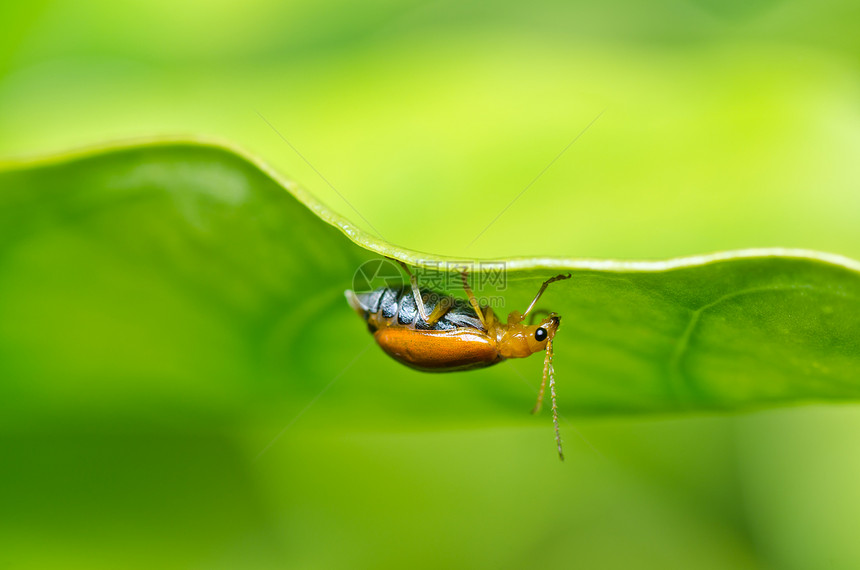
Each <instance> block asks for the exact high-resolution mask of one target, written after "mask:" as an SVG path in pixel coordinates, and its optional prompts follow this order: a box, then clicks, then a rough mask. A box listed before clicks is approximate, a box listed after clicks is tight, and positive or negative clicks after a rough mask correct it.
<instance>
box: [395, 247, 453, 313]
mask: <svg viewBox="0 0 860 570" xmlns="http://www.w3.org/2000/svg"><path fill="white" fill-rule="evenodd" d="M388 259H391V258H388ZM396 261H397V263H399V264H400V267H402V268H403V271H405V272H406V274H407V275H409V283H410V284H411V285H412V298H413V299H415V307H416V308H417V309H418V314H419V315H421V319H422V320H423V321H424V322H425V323H427V324H428V325H431V326H432V325H433V324H434V323H435V322H436V321H438V320H439V319H440V318H442V315H443V314H445V313H444V312H441V313H440V312H439V309H440V307H441V305H442V304H441V303H438V304H437V305H436V307H434V308H433V312H432V313H431V314H430V315H428V314H427V311H426V310H425V309H424V299H422V298H421V290H420V289H419V288H418V279H417V278H416V277H415V276H414V275H413V274H412V272H411V271H410V270H409V266H407V265H406V264H405V263H403V262H402V261H400V260H399V259H398V260H396ZM437 313H438V314H437ZM431 318H432V319H433V320H432V321H431V320H430V319H431Z"/></svg>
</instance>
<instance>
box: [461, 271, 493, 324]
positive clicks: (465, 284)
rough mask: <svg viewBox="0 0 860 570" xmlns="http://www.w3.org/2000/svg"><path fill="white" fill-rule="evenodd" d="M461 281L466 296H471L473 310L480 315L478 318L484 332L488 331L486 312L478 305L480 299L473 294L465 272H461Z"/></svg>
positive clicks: (470, 301)
mask: <svg viewBox="0 0 860 570" xmlns="http://www.w3.org/2000/svg"><path fill="white" fill-rule="evenodd" d="M460 279H462V280H463V289H465V290H466V295H468V296H469V303H470V304H471V305H472V308H473V309H474V310H475V313H477V314H478V318H479V319H481V326H483V327H484V330H489V329H487V321H486V320H485V319H484V312H483V311H481V305H479V304H478V299H477V298H475V294H474V293H473V292H472V288H471V287H469V277H468V274H467V273H466V272H465V271H461V272H460Z"/></svg>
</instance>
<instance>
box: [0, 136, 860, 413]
mask: <svg viewBox="0 0 860 570" xmlns="http://www.w3.org/2000/svg"><path fill="white" fill-rule="evenodd" d="M0 189H2V191H0V377H2V378H3V382H2V384H0V390H2V398H0V402H2V403H0V408H2V412H3V417H4V418H5V421H14V418H15V417H17V416H30V415H32V414H34V413H35V414H40V413H52V412H56V411H58V410H62V411H63V413H70V411H77V412H80V411H100V412H102V413H116V414H120V413H121V414H139V415H148V414H152V413H155V412H154V410H157V411H158V412H157V413H159V414H162V415H163V414H165V413H171V412H168V411H172V412H174V413H176V414H177V416H179V415H182V414H185V413H188V412H189V410H191V411H193V413H196V414H207V413H211V414H216V415H223V414H227V415H233V414H246V413H251V412H250V410H253V413H255V414H259V413H263V414H266V413H272V414H277V415H278V416H279V417H283V409H282V406H283V404H284V403H285V402H286V404H287V405H289V406H293V407H294V408H295V409H294V411H295V412H296V413H299V412H301V410H302V408H303V407H304V406H305V404H306V403H307V402H308V401H310V400H312V399H313V398H314V397H316V396H317V395H318V394H319V393H320V391H321V390H324V389H325V388H326V387H327V386H330V385H331V384H330V383H331V382H334V381H340V382H342V383H343V384H344V386H343V387H342V389H340V390H338V391H337V392H338V393H337V395H333V396H332V398H333V405H334V406H336V408H337V409H338V410H339V413H338V418H339V420H338V421H353V420H354V418H358V417H360V418H362V421H363V422H364V425H369V424H371V423H372V422H374V421H379V418H385V417H388V418H392V417H401V418H403V419H405V418H406V417H410V418H419V420H420V419H421V418H425V419H426V418H428V417H436V418H441V419H444V420H445V421H450V420H451V418H452V417H457V418H458V420H456V421H465V422H473V421H499V418H508V421H525V418H526V416H527V414H525V413H524V412H526V411H527V410H528V409H529V408H530V406H531V403H532V402H531V398H532V397H533V392H534V387H535V386H536V385H537V384H538V383H539V380H540V368H541V364H542V359H541V358H540V357H539V356H536V357H532V358H530V359H528V360H526V361H516V362H513V361H510V362H507V363H503V364H501V365H499V366H496V367H493V368H490V369H487V370H481V371H476V372H472V373H469V375H470V376H472V379H470V378H467V377H464V376H466V375H465V374H450V375H428V374H422V373H418V372H414V371H412V370H409V369H407V368H405V367H403V366H400V365H399V364H397V363H395V362H393V361H391V360H389V359H388V358H387V357H385V356H384V355H383V354H382V353H381V351H380V350H379V349H378V348H377V347H375V346H373V345H372V337H371V336H370V335H369V334H368V333H367V331H366V328H365V326H364V324H363V323H362V322H361V321H360V320H359V319H358V317H357V316H356V315H355V314H354V313H352V311H351V310H350V309H349V307H348V306H347V304H346V303H345V302H344V299H343V295H342V294H343V291H344V290H345V289H348V288H350V287H351V283H352V278H353V274H354V272H355V271H356V269H357V268H358V267H359V266H360V265H361V264H362V263H363V262H365V261H367V260H369V259H375V258H378V256H379V255H385V256H391V257H395V258H397V259H400V260H404V261H406V262H408V263H411V264H413V265H420V266H424V267H432V266H434V265H435V264H438V263H442V264H445V263H447V262H453V261H459V262H462V261H473V260H452V259H445V258H439V257H437V256H434V255H430V254H422V253H418V252H414V251H410V250H406V249H402V248H399V247H397V246H395V245H392V244H389V243H386V242H385V241H383V240H382V239H380V238H378V237H374V236H372V235H370V234H369V233H366V232H364V231H362V230H361V229H359V228H358V227H356V226H355V225H353V224H351V223H349V222H348V221H346V220H344V219H341V218H340V217H337V216H335V215H334V214H332V213H330V211H329V210H327V209H326V208H325V207H324V206H322V205H321V204H319V203H317V202H316V201H315V200H314V199H313V198H312V197H311V196H309V195H307V194H306V193H304V192H303V191H301V190H300V189H299V188H297V187H295V186H294V185H293V184H291V183H288V182H286V181H283V180H280V179H279V178H278V177H277V175H275V174H274V173H272V172H269V171H268V170H267V169H266V168H265V167H264V166H263V165H261V164H260V163H259V162H257V161H255V160H254V159H252V158H249V157H247V156H245V155H243V154H241V153H239V152H237V151H234V150H231V149H227V148H224V147H219V146H214V145H209V144H203V143H192V142H187V143H186V142H157V143H150V144H140V145H137V146H129V147H119V148H106V149H100V150H97V151H93V152H90V153H85V154H80V155H76V156H66V157H59V158H57V159H54V160H50V161H40V162H35V163H32V164H7V165H6V168H5V170H4V171H3V172H0ZM285 190H286V191H285ZM504 261H505V262H506V264H507V272H506V276H507V283H506V288H505V289H504V290H502V291H489V290H484V291H483V292H482V293H483V294H485V295H492V296H495V297H497V298H498V300H500V301H503V306H501V307H499V308H498V310H497V312H498V313H500V314H502V315H504V313H505V311H510V310H514V309H519V310H523V309H524V308H525V306H526V305H527V303H528V302H529V300H530V299H531V297H532V296H533V295H534V293H535V292H536V290H537V289H538V287H539V285H540V283H541V282H542V281H543V280H544V279H546V278H547V277H549V276H551V275H555V274H557V273H559V272H568V271H569V272H571V273H572V274H573V279H570V280H567V281H562V282H558V283H555V284H553V285H551V286H550V288H549V289H548V291H547V293H546V295H545V296H544V297H543V299H542V301H541V304H540V306H541V307H543V308H546V309H548V310H553V311H555V312H557V313H559V314H561V315H562V317H563V323H562V327H561V329H560V331H559V334H558V336H557V340H556V366H555V367H556V371H557V380H558V384H559V393H560V394H559V398H560V406H561V409H562V412H563V413H567V414H574V413H588V414H626V413H654V412H667V411H697V410H709V409H720V410H739V409H746V408H751V407H759V406H766V405H774V404H787V403H798V402H804V401H811V400H828V401H836V400H856V399H857V398H858V397H860V374H858V371H860V334H858V333H860V265H858V263H856V262H854V261H851V260H848V259H845V258H841V257H838V256H835V255H828V254H819V253H813V252H802V251H789V250H786V251H778V250H761V251H755V250H751V251H742V252H727V253H722V254H716V255H710V256H703V257H699V258H689V259H680V260H670V261H664V262H616V261H603V260H581V259H511V260H504ZM475 267H476V270H479V269H480V266H479V265H476V266H475ZM344 378H348V379H349V381H345V380H343V379H344ZM523 378H525V379H526V382H525V384H529V385H531V388H529V387H527V386H526V385H525V384H524V383H523ZM404 402H408V403H409V409H408V410H404V407H403V403H404ZM249 404H252V405H250V406H249ZM279 405H280V406H281V407H279ZM201 410H202V411H201ZM488 418H495V419H493V420H489V419H488ZM330 420H331V418H328V419H327V421H330Z"/></svg>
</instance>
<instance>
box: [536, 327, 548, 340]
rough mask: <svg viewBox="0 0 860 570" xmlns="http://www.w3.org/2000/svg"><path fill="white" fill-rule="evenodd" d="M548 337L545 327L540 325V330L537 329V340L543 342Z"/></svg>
mask: <svg viewBox="0 0 860 570" xmlns="http://www.w3.org/2000/svg"><path fill="white" fill-rule="evenodd" d="M545 339H546V329H545V328H543V327H538V330H536V331H535V340H536V341H538V342H541V341H542V340H545Z"/></svg>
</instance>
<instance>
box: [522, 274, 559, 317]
mask: <svg viewBox="0 0 860 570" xmlns="http://www.w3.org/2000/svg"><path fill="white" fill-rule="evenodd" d="M563 279H570V273H568V274H567V275H556V276H555V277H551V278H549V279H547V280H546V281H544V282H543V285H541V286H540V289H538V292H537V295H535V298H534V299H532V302H531V304H530V305H529V308H528V309H526V312H525V313H523V314H522V315H520V317H519V320H520V321H523V320H525V318H526V316H528V314H529V313H530V312H531V310H532V309H533V308H534V306H535V303H537V302H538V299H540V296H541V295H543V292H544V291H546V288H547V287H548V286H549V284H550V283H555V282H556V281H561V280H563Z"/></svg>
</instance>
